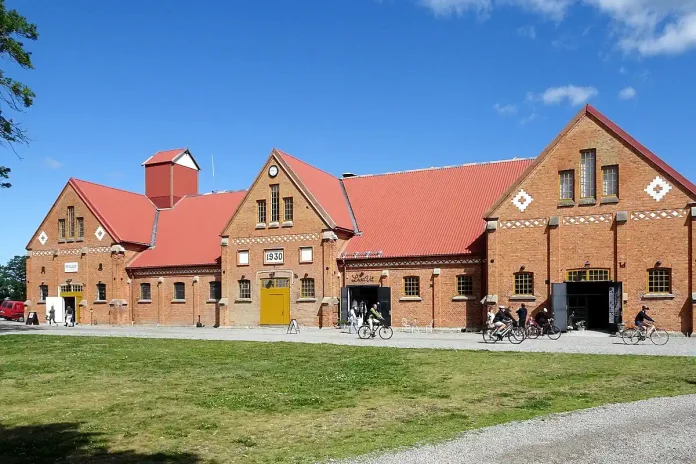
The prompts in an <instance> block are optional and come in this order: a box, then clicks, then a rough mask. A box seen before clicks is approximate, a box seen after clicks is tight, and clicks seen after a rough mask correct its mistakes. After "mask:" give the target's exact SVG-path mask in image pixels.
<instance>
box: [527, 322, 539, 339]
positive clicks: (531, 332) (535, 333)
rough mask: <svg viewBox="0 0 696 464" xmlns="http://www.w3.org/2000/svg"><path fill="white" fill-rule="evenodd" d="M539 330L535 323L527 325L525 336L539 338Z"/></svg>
mask: <svg viewBox="0 0 696 464" xmlns="http://www.w3.org/2000/svg"><path fill="white" fill-rule="evenodd" d="M539 332H540V330H539V327H537V326H535V325H533V326H530V327H527V338H532V339H534V338H539Z"/></svg>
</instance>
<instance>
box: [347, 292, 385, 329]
mask: <svg viewBox="0 0 696 464" xmlns="http://www.w3.org/2000/svg"><path fill="white" fill-rule="evenodd" d="M342 290H343V291H342V292H341V305H342V306H343V307H342V308H341V318H342V319H344V320H347V319H348V309H349V308H353V309H354V310H355V315H356V316H358V319H359V320H365V317H366V316H367V314H368V313H369V311H370V308H371V307H372V305H373V304H375V303H377V310H378V311H379V312H380V314H381V315H382V317H383V318H384V319H385V321H386V323H387V324H389V325H391V289H390V288H388V287H378V286H376V285H359V286H351V287H345V288H343V289H342Z"/></svg>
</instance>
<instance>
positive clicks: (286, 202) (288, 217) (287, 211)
mask: <svg viewBox="0 0 696 464" xmlns="http://www.w3.org/2000/svg"><path fill="white" fill-rule="evenodd" d="M292 217H293V211H292V197H286V198H283V221H285V222H292Z"/></svg>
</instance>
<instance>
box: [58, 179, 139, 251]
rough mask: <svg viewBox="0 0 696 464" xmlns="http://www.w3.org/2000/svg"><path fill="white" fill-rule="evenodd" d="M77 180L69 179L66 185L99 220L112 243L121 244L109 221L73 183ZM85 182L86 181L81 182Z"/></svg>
mask: <svg viewBox="0 0 696 464" xmlns="http://www.w3.org/2000/svg"><path fill="white" fill-rule="evenodd" d="M76 180H77V179H75V178H74V177H71V178H70V180H68V183H69V184H70V185H71V186H72V187H73V189H75V192H76V193H77V195H78V196H79V197H80V199H81V200H82V201H83V202H84V203H85V204H86V205H87V207H88V208H89V209H90V211H92V214H94V215H95V216H96V217H97V219H99V223H100V224H102V225H103V226H104V228H105V229H106V231H107V232H108V233H109V235H111V238H113V239H114V241H116V242H118V243H122V240H121V237H120V236H119V235H118V234H117V233H116V231H115V230H114V228H113V227H111V224H109V221H107V220H106V218H105V217H104V216H103V215H102V214H101V213H100V212H99V210H97V208H96V207H95V206H94V204H93V203H92V202H91V201H90V200H89V198H88V197H87V195H85V193H84V192H83V191H82V189H80V187H79V185H78V183H77V182H75V181H76ZM82 182H86V181H82ZM139 245H144V244H139Z"/></svg>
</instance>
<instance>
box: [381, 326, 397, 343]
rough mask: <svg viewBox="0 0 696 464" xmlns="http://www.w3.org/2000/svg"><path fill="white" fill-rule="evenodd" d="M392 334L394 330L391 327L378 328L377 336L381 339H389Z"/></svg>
mask: <svg viewBox="0 0 696 464" xmlns="http://www.w3.org/2000/svg"><path fill="white" fill-rule="evenodd" d="M392 335H394V331H393V330H392V328H391V327H380V328H379V338H381V339H382V340H389V339H390V338H392Z"/></svg>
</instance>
